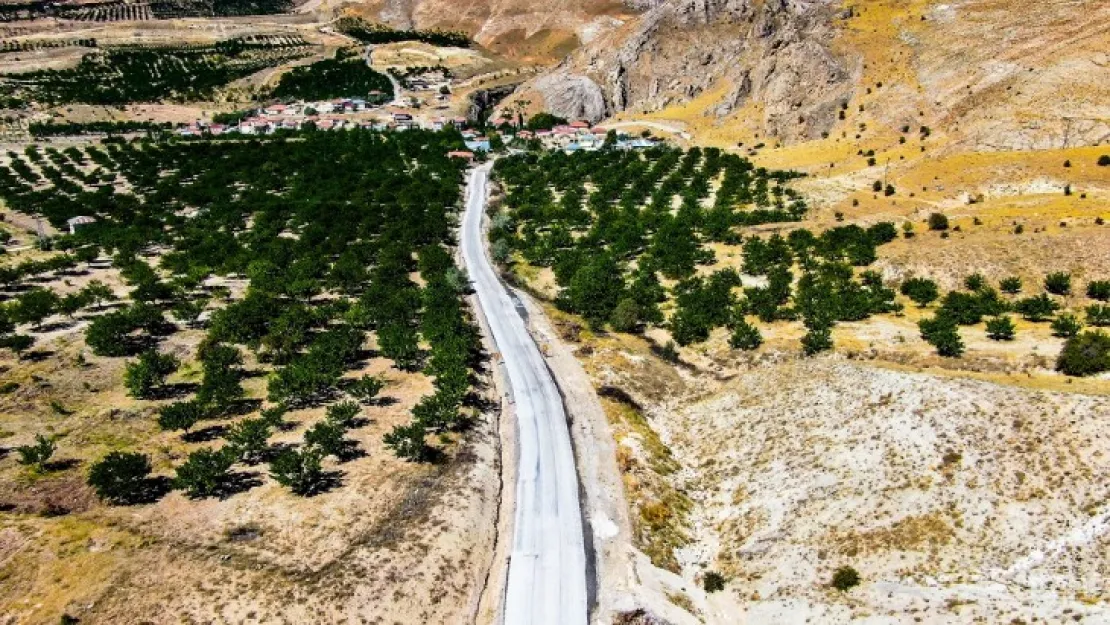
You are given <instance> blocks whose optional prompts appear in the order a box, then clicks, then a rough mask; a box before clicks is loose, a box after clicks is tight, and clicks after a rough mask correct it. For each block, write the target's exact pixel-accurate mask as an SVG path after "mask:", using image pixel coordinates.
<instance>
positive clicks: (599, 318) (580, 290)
mask: <svg viewBox="0 0 1110 625" xmlns="http://www.w3.org/2000/svg"><path fill="white" fill-rule="evenodd" d="M622 274H623V271H622V270H621V267H620V265H619V264H618V263H617V261H616V259H614V258H613V257H612V255H610V254H597V255H595V256H594V257H593V258H591V259H588V260H587V261H586V262H585V264H583V265H582V266H581V267H579V268H578V270H577V271H575V272H574V276H573V277H572V278H571V279H570V283H569V284H568V285H567V287H566V288H565V289H564V290H563V292H562V293H560V296H559V302H560V305H561V306H562V307H563V308H564V309H565V310H568V311H570V312H573V313H576V314H579V315H582V316H583V317H585V318H586V321H588V322H589V323H590V325H591V326H593V327H595V328H600V327H602V326H603V325H605V322H606V321H608V320H609V319H610V318H611V317H612V316H613V311H614V310H616V308H617V304H618V303H620V301H621V299H622V295H623V292H624V284H623V281H622V280H621V275H622Z"/></svg>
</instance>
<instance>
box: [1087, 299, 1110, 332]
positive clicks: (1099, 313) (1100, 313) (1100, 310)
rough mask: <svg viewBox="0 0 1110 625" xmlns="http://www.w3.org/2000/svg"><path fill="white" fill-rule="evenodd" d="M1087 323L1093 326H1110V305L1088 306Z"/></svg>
mask: <svg viewBox="0 0 1110 625" xmlns="http://www.w3.org/2000/svg"><path fill="white" fill-rule="evenodd" d="M1086 312H1087V323H1088V324H1090V325H1093V326H1098V327H1106V326H1110V306H1108V305H1106V304H1092V305H1090V306H1088V307H1087V310H1086Z"/></svg>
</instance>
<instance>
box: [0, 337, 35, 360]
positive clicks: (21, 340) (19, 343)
mask: <svg viewBox="0 0 1110 625" xmlns="http://www.w3.org/2000/svg"><path fill="white" fill-rule="evenodd" d="M34 344H35V339H34V338H33V337H31V336H28V335H26V334H8V335H5V336H0V347H3V348H6V349H10V350H12V351H13V352H15V354H16V355H17V356H20V357H22V356H23V352H25V351H27V350H28V349H31V346H32V345H34Z"/></svg>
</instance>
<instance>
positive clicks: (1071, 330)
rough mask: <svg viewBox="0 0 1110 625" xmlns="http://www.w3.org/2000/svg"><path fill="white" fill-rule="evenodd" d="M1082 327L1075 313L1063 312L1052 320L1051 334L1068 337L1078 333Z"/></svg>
mask: <svg viewBox="0 0 1110 625" xmlns="http://www.w3.org/2000/svg"><path fill="white" fill-rule="evenodd" d="M1082 329H1083V322H1081V321H1080V320H1079V319H1078V318H1077V317H1076V316H1075V315H1068V314H1064V315H1060V316H1059V317H1056V318H1055V319H1053V320H1052V336H1058V337H1060V338H1069V337H1072V336H1075V335H1076V334H1079V331H1080V330H1082Z"/></svg>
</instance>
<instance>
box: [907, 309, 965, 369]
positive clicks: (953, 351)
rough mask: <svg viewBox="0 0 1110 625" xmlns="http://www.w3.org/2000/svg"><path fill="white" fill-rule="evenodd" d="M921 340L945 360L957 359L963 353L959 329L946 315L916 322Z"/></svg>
mask: <svg viewBox="0 0 1110 625" xmlns="http://www.w3.org/2000/svg"><path fill="white" fill-rule="evenodd" d="M917 325H918V328H919V329H920V330H921V338H923V339H925V340H926V341H927V342H928V343H929V344H931V345H932V346H933V347H935V348H936V349H937V353H938V354H940V355H941V356H944V357H945V358H959V357H960V356H962V355H963V353H964V343H963V340H962V339H961V338H960V331H959V327H958V326H957V325H956V322H955V320H953V319H952V318H950V317H948V316H946V315H937V316H935V317H933V318H932V319H922V320H921V321H919V322H917Z"/></svg>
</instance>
